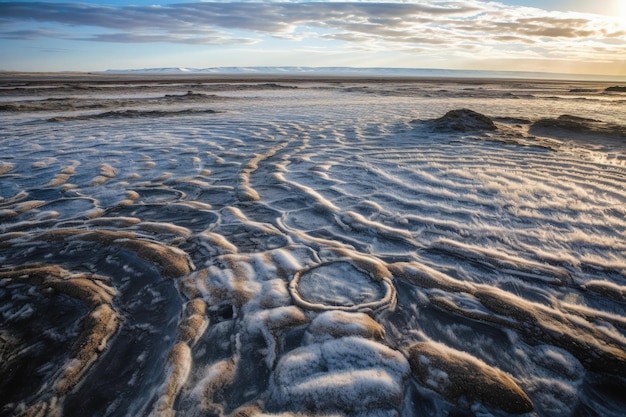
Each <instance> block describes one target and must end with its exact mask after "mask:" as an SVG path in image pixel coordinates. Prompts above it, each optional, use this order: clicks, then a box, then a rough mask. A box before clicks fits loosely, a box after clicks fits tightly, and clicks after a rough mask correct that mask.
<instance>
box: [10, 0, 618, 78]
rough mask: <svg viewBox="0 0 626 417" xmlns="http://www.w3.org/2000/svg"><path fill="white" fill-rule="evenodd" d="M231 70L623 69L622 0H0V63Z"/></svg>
mask: <svg viewBox="0 0 626 417" xmlns="http://www.w3.org/2000/svg"><path fill="white" fill-rule="evenodd" d="M230 66H244V67H251V66H312V67H329V66H338V67H342V66H349V67H390V68H437V69H469V70H493V71H503V70H504V71H507V70H512V71H537V72H558V73H572V74H602V75H618V76H624V75H626V0H594V1H589V0H570V1H564V0H526V1H524V0H500V1H479V0H458V1H457V0H446V1H427V0H415V1H385V0H373V1H347V2H338V1H296V0H291V1H289V0H283V1H265V2H259V1H257V2H253V1H212V2H200V1H193V0H185V1H181V0H131V1H119V0H102V1H82V2H74V1H71V0H67V1H57V0H55V1H39V2H29V1H1V0H0V70H4V71H102V70H107V69H142V68H164V67H189V68H210V67H230Z"/></svg>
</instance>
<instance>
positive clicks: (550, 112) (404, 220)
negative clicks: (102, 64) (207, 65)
mask: <svg viewBox="0 0 626 417" xmlns="http://www.w3.org/2000/svg"><path fill="white" fill-rule="evenodd" d="M607 86H608V85H607ZM607 86H605V85H600V84H588V83H569V82H568V83H559V82H547V81H541V82H538V81H535V82H531V81H522V80H518V81H515V82H513V81H494V80H465V81H462V82H461V81H454V80H403V81H401V80H368V81H364V80H360V81H356V80H350V79H344V80H325V79H319V80H308V81H307V80H291V81H289V82H286V81H277V82H266V80H263V81H254V80H248V81H245V82H237V83H235V82H227V81H224V80H221V81H207V80H197V79H193V81H192V79H189V80H186V81H181V82H177V83H172V82H171V81H168V82H165V83H161V82H153V80H150V79H148V80H146V81H145V82H142V83H137V84H123V83H120V82H119V80H118V82H116V83H109V82H104V83H101V84H98V85H95V84H94V85H91V84H80V85H78V84H76V83H74V82H67V83H62V84H58V85H43V84H37V85H32V86H26V85H10V86H5V87H6V88H4V89H3V90H2V91H3V94H4V95H3V99H2V103H1V105H0V122H1V123H3V126H9V128H8V129H4V130H1V131H0V265H1V266H0V317H1V320H0V373H1V374H2V375H3V378H2V380H1V381H0V416H5V415H6V416H16V415H17V416H34V415H37V416H70V415H75V414H76V413H77V412H79V413H81V415H101V416H155V417H156V416H159V417H163V416H177V417H186V416H189V417H195V416H200V415H203V416H204V415H214V416H233V417H244V416H289V417H291V416H294V417H295V416H304V415H306V416H310V415H316V416H349V417H360V416H385V417H400V416H401V417H418V416H422V415H481V416H494V417H504V416H509V415H518V414H522V415H527V416H537V417H548V416H550V417H552V416H558V417H574V416H581V415H594V413H595V414H596V415H602V416H609V417H613V416H622V415H623V410H624V407H626V404H625V403H624V400H623V398H621V397H620V395H619V393H620V392H621V391H623V389H624V388H626V380H625V378H624V375H626V319H625V318H624V317H625V316H626V304H625V300H626V257H625V254H626V243H625V242H626V234H625V232H624V231H625V230H626V221H625V220H624V219H626V193H625V192H624V187H623V184H624V183H625V181H626V144H624V142H623V131H624V127H623V120H624V115H625V108H624V105H625V104H626V102H624V100H623V96H622V95H620V94H619V92H605V88H606V87H607ZM296 87H297V88H296ZM5 93H6V94H5ZM476 110H479V111H480V113H477V112H476Z"/></svg>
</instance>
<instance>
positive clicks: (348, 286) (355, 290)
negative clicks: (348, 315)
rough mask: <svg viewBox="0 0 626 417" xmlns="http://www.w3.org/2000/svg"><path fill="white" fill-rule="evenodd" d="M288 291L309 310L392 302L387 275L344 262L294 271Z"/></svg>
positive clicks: (353, 308)
mask: <svg viewBox="0 0 626 417" xmlns="http://www.w3.org/2000/svg"><path fill="white" fill-rule="evenodd" d="M289 290H290V292H291V295H292V297H293V299H294V302H295V303H296V304H297V305H299V306H300V307H303V308H306V309H309V310H343V311H377V310H381V309H383V308H387V307H388V306H389V305H391V304H393V303H394V302H395V296H396V292H395V288H394V286H393V284H392V283H391V280H390V278H389V277H386V276H376V275H373V274H372V273H370V272H368V271H365V270H362V269H360V268H357V267H356V266H354V265H353V264H352V263H350V262H347V261H336V262H328V263H323V264H320V265H317V266H315V267H313V268H310V269H306V270H303V271H299V272H297V273H296V274H295V275H294V277H293V280H292V281H291V283H290V284H289Z"/></svg>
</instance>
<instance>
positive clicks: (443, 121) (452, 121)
mask: <svg viewBox="0 0 626 417" xmlns="http://www.w3.org/2000/svg"><path fill="white" fill-rule="evenodd" d="M426 123H427V124H428V125H430V126H431V127H432V129H433V130H435V131H440V132H474V131H480V130H496V129H497V127H496V125H495V124H494V123H493V120H491V119H490V118H489V117H487V116H485V115H484V114H480V113H478V112H475V111H473V110H469V109H457V110H450V111H449V112H447V113H446V114H445V115H443V117H440V118H439V119H434V120H428V121H427V122H426Z"/></svg>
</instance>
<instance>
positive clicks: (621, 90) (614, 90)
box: [604, 85, 626, 93]
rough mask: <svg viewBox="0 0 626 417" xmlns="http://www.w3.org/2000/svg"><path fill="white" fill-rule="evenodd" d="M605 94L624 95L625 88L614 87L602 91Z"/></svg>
mask: <svg viewBox="0 0 626 417" xmlns="http://www.w3.org/2000/svg"><path fill="white" fill-rule="evenodd" d="M604 92H605V93H626V86H621V85H614V86H612V87H608V88H606V89H605V90H604Z"/></svg>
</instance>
